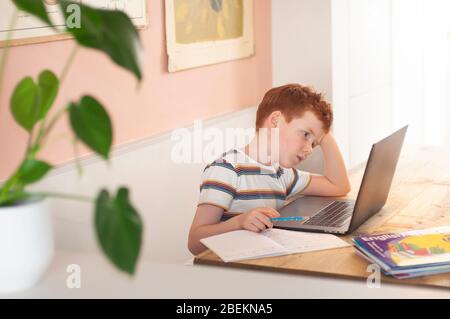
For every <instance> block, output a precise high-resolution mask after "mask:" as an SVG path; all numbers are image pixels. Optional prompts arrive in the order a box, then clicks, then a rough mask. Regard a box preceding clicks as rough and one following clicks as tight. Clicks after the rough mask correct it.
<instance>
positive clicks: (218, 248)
mask: <svg viewBox="0 0 450 319" xmlns="http://www.w3.org/2000/svg"><path fill="white" fill-rule="evenodd" d="M200 242H201V243H202V244H203V245H205V246H206V247H208V248H209V249H211V250H212V251H213V252H214V253H215V254H216V255H217V256H219V257H220V258H221V259H222V260H223V261H225V262H229V261H238V260H244V259H255V258H262V257H271V256H279V255H286V254H288V253H289V251H288V250H286V249H285V248H284V247H283V246H281V245H279V244H277V243H276V242H274V241H273V240H271V239H270V238H268V237H266V236H263V235H262V234H261V233H255V232H252V231H249V230H235V231H231V232H228V233H223V234H220V235H215V236H211V237H207V238H203V239H201V240H200Z"/></svg>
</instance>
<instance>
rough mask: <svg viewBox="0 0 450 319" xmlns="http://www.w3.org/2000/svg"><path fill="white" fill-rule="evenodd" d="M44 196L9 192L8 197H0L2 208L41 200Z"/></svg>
mask: <svg viewBox="0 0 450 319" xmlns="http://www.w3.org/2000/svg"><path fill="white" fill-rule="evenodd" d="M42 198H43V197H42V196H39V195H35V194H32V193H26V192H24V191H22V190H20V191H13V192H9V193H7V194H6V195H3V196H0V207H6V206H13V205H17V204H19V203H21V202H28V201H32V200H40V199H42Z"/></svg>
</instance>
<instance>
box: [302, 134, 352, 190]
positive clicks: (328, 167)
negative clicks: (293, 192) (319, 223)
mask: <svg viewBox="0 0 450 319" xmlns="http://www.w3.org/2000/svg"><path fill="white" fill-rule="evenodd" d="M320 147H321V148H322V151H323V157H324V169H323V175H312V176H311V182H310V183H309V185H308V187H307V188H306V189H305V190H303V191H302V192H301V193H302V194H303V195H316V196H343V195H346V194H347V193H348V192H349V191H350V181H349V179H348V175H347V169H346V168H345V164H344V159H343V158H342V155H341V152H340V151H339V147H338V145H337V144H336V140H335V139H334V136H333V135H332V134H331V133H328V134H326V135H325V136H324V137H323V138H322V142H321V143H320Z"/></svg>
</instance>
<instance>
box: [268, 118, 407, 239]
mask: <svg viewBox="0 0 450 319" xmlns="http://www.w3.org/2000/svg"><path fill="white" fill-rule="evenodd" d="M407 129H408V126H405V127H403V128H401V129H400V130H398V131H396V132H395V133H393V134H391V135H389V136H388V137H386V138H384V139H383V140H381V141H379V142H378V143H375V144H373V145H372V149H371V151H370V155H369V159H368V161H367V164H366V169H365V171H364V176H363V179H362V182H361V186H360V188H359V192H358V196H357V198H356V201H354V200H347V199H336V198H332V197H323V196H304V197H301V198H299V199H297V200H295V201H293V202H291V203H289V204H288V205H286V206H284V207H283V208H281V209H280V210H279V212H280V215H281V217H283V216H302V217H307V218H305V220H303V221H274V223H273V225H274V227H275V228H281V229H288V230H298V231H312V232H324V233H333V234H342V235H344V234H348V233H351V232H353V231H354V230H355V229H357V228H358V227H359V226H360V225H361V224H362V223H364V222H365V221H366V220H367V219H369V218H370V217H372V216H373V215H375V214H376V213H377V212H378V211H379V210H380V209H381V208H382V207H383V206H384V204H385V203H386V200H387V197H388V194H389V189H390V188H391V183H392V179H393V177H394V172H395V168H396V166H397V162H398V158H399V156H400V150H401V148H402V145H403V140H404V139H405V134H406V130H407Z"/></svg>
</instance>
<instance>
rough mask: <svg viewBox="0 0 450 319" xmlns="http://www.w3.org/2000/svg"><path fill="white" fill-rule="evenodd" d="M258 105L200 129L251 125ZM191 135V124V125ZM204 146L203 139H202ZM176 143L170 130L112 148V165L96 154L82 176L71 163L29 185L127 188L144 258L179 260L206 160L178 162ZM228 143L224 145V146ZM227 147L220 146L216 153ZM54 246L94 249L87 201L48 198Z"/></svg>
mask: <svg viewBox="0 0 450 319" xmlns="http://www.w3.org/2000/svg"><path fill="white" fill-rule="evenodd" d="M255 113H256V108H255V107H252V108H248V109H245V110H243V111H240V112H234V113H232V114H228V115H222V116H218V117H216V118H213V119H209V120H207V121H204V122H202V125H203V128H206V129H207V128H209V127H214V128H216V129H218V130H219V131H221V132H224V130H225V128H246V129H247V128H252V127H253V125H254V119H255ZM188 129H189V131H190V132H191V133H192V130H193V128H192V127H189V128H188ZM203 143H204V146H205V145H206V144H205V143H206V141H204V142H203ZM177 144H178V141H172V140H171V132H167V133H165V134H162V135H160V136H157V137H152V138H149V139H146V140H143V141H140V142H136V143H132V144H129V145H124V146H120V147H117V148H115V150H114V152H113V156H112V160H111V165H107V164H105V163H104V162H103V161H101V160H99V159H98V158H96V157H87V158H85V159H83V160H82V163H83V167H84V168H83V171H84V174H83V176H82V177H81V178H80V177H79V176H78V174H77V170H76V167H75V165H74V164H73V163H72V164H68V165H64V166H62V167H59V168H57V169H56V170H55V171H53V172H52V173H51V175H50V176H49V177H47V178H45V180H44V181H42V182H40V183H39V184H38V185H36V186H34V187H33V188H34V189H36V190H42V191H50V192H59V193H69V194H80V195H86V196H91V197H95V196H96V194H97V192H98V191H99V189H100V188H102V187H106V188H108V189H109V190H110V191H115V190H116V189H117V187H118V186H119V185H127V186H129V187H130V190H131V193H130V196H131V200H132V203H134V204H135V206H136V208H137V209H138V211H139V212H140V214H141V216H142V218H143V221H144V225H145V228H144V241H143V250H142V256H143V258H145V259H147V260H152V261H161V262H167V261H171V262H183V261H185V260H186V259H187V258H189V257H190V256H191V255H190V252H189V251H188V249H187V236H188V231H189V227H190V225H191V221H192V218H193V216H194V213H195V209H196V204H197V200H198V195H199V186H200V178H201V173H202V171H203V168H204V166H205V165H206V162H201V163H191V164H185V163H182V164H178V163H174V162H173V161H172V159H171V151H172V147H173V146H174V145H177ZM224 147H226V145H224ZM223 151H225V149H224V150H220V151H218V153H221V152H223ZM51 204H52V210H53V220H54V226H55V234H56V247H57V249H68V250H71V249H73V250H81V251H96V250H98V247H97V244H96V240H95V235H94V229H93V223H92V222H93V206H92V205H90V204H89V203H83V202H77V201H70V200H61V199H52V200H51Z"/></svg>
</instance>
